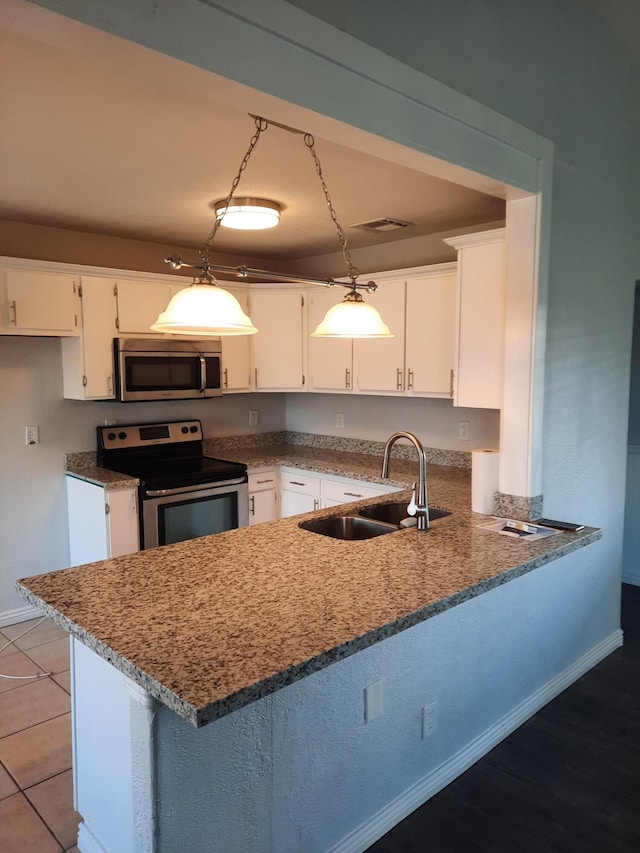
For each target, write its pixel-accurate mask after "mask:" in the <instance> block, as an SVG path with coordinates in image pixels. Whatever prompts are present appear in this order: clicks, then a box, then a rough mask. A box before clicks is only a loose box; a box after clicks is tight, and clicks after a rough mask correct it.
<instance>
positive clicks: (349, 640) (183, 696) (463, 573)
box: [18, 443, 601, 726]
mask: <svg viewBox="0 0 640 853" xmlns="http://www.w3.org/2000/svg"><path fill="white" fill-rule="evenodd" d="M212 444H214V445H215V443H212ZM219 446H220V445H219V443H218V447H219ZM208 449H209V452H212V450H213V449H214V447H211V448H208ZM216 450H217V448H216ZM83 456H85V457H88V456H89V455H83ZM225 456H226V457H227V458H235V459H238V460H241V461H245V462H247V463H248V464H249V465H250V466H258V465H267V464H275V463H279V464H285V465H297V466H298V467H302V468H306V469H309V470H314V471H321V472H325V473H331V474H336V475H342V476H347V477H351V478H356V479H366V480H372V481H380V477H379V471H380V458H379V457H376V456H371V455H366V454H358V453H352V452H345V451H334V450H331V449H326V448H318V447H308V446H292V445H291V444H278V445H276V444H273V445H263V446H253V447H251V446H246V447H237V448H236V449H235V450H234V449H233V448H232V447H231V446H226V447H225ZM83 463H86V464H83ZM68 467H69V469H70V470H71V471H72V472H73V473H74V475H75V476H80V477H86V478H87V479H91V480H92V481H93V482H100V481H101V479H100V478H104V479H102V483H103V484H104V485H105V487H106V488H119V487H124V486H130V485H131V484H132V481H131V479H130V478H129V479H128V480H127V479H126V478H119V476H118V475H114V474H111V473H109V472H104V470H103V469H97V468H95V467H92V466H91V459H90V458H84V459H71V460H70V461H68ZM416 472H417V467H416V465H415V463H413V462H411V461H410V460H408V459H406V458H405V459H402V458H400V459H395V460H394V462H393V464H392V475H393V477H394V478H397V479H393V480H391V481H387V482H391V483H394V484H396V485H398V486H399V487H400V488H402V487H405V491H404V492H403V493H402V498H403V499H406V500H408V498H409V492H408V491H406V486H407V485H408V484H409V483H411V481H413V480H414V479H415V477H416ZM428 479H429V503H430V504H431V505H434V506H441V507H444V508H447V509H449V510H451V515H450V516H448V517H446V518H442V519H439V520H437V521H435V522H433V524H432V528H431V530H430V531H428V532H426V533H424V532H420V531H417V530H416V529H406V530H398V531H396V532H393V533H391V534H389V535H385V536H381V537H377V538H375V539H370V540H365V541H340V540H334V539H331V538H328V537H326V536H320V535H317V534H315V533H312V532H309V531H307V530H303V529H301V528H300V527H299V523H300V521H301V520H304V519H308V518H311V517H315V516H327V517H328V516H334V515H341V514H344V512H345V508H344V507H337V508H334V509H332V510H328V509H324V510H318V511H316V512H315V513H311V514H308V515H305V516H297V517H295V518H291V519H284V520H281V521H277V522H270V523H266V524H262V525H257V526H255V527H251V528H243V529H241V530H234V531H230V532H227V533H221V534H218V535H216V536H214V537H204V538H202V539H197V540H191V541H189V542H183V543H179V544H175V545H169V546H165V547H163V548H158V549H153V550H150V551H143V552H139V553H136V554H131V555H129V556H126V557H119V558H116V559H113V560H107V561H105V562H103V563H96V564H89V565H87V566H80V567H76V568H71V569H66V570H63V571H58V572H55V573H51V574H46V575H39V576H36V577H31V578H26V579H24V580H22V581H21V582H19V585H18V586H19V589H20V590H21V592H22V594H23V595H24V597H25V598H26V599H27V600H28V601H30V602H31V603H33V604H35V605H36V606H38V607H40V608H41V609H42V611H43V612H44V613H47V614H49V615H50V616H51V617H52V618H53V619H54V621H56V622H57V623H58V624H59V625H61V626H62V627H64V628H66V629H67V630H68V631H69V633H70V634H71V635H72V636H74V637H76V638H77V639H79V640H80V641H81V642H82V643H84V644H85V645H86V646H88V647H89V648H90V649H92V650H94V651H95V652H96V653H97V654H98V655H99V656H100V657H102V658H104V659H105V660H107V661H108V662H109V663H110V664H112V665H113V667H115V668H116V669H117V670H120V671H121V672H123V673H124V674H125V675H127V676H128V677H129V678H130V679H131V680H132V681H133V682H135V683H136V684H138V685H139V686H140V687H142V688H143V689H144V690H145V691H147V692H148V693H149V694H150V695H151V696H153V697H155V698H156V699H158V700H159V701H160V702H161V703H163V704H165V705H166V706H167V707H168V708H170V709H172V710H173V711H175V712H176V713H177V714H179V715H180V716H182V717H184V718H185V719H186V720H188V721H190V722H191V723H192V724H193V725H195V726H203V725H205V724H206V723H208V722H210V721H213V720H216V719H219V718H221V717H223V716H225V715H227V714H229V713H230V712H232V711H234V710H236V709H239V708H241V707H243V706H245V705H248V704H249V703H252V702H254V701H255V700H257V699H260V698H261V697H264V696H267V695H269V694H271V693H273V692H274V691H277V690H279V689H280V688H283V687H285V686H286V685H289V684H292V683H294V682H296V681H298V680H299V679H301V678H304V677H305V676H307V675H309V674H311V673H314V672H317V671H320V670H322V669H323V668H325V667H327V666H329V665H330V664H332V663H334V662H335V661H338V660H341V659H344V658H347V657H348V656H350V655H353V654H354V653H356V652H359V651H361V650H362V649H365V648H367V647H370V646H372V645H373V644H375V643H378V642H379V641H381V640H384V639H385V638H388V637H391V636H393V635H395V634H397V633H398V632H401V631H403V630H405V629H407V628H410V627H411V626H414V625H417V624H418V623H420V622H423V621H424V620H427V619H429V618H430V617H433V616H435V615H436V614H439V613H442V612H444V611H446V610H448V609H451V608H453V607H455V606H456V605H458V604H460V603H462V602H464V601H466V600H468V599H472V598H474V597H476V596H478V595H480V594H481V593H484V592H487V591H488V590H491V589H493V588H495V587H498V586H500V585H502V584H504V583H506V582H508V581H511V580H512V579H514V578H517V577H518V576H521V575H524V574H526V573H528V572H530V571H532V570H533V569H536V568H538V567H541V566H543V565H545V564H546V563H549V562H550V561H553V560H556V559H558V558H559V557H562V556H564V555H566V554H568V553H569V552H571V551H575V550H577V549H579V548H581V547H583V546H585V545H588V544H590V543H592V542H594V541H596V540H597V539H598V538H600V536H601V533H600V531H599V530H596V529H594V528H585V529H584V530H583V531H581V532H580V533H577V534H567V533H558V534H556V535H553V536H551V537H548V538H546V539H542V540H538V541H535V542H526V541H522V540H512V539H509V538H507V537H505V536H501V535H499V534H496V533H494V532H490V531H488V530H485V529H481V528H479V527H478V524H479V523H481V522H483V521H486V520H487V517H486V516H480V515H476V514H473V513H471V512H470V510H469V506H470V476H469V470H468V469H463V468H455V467H451V466H442V465H434V464H430V465H429V467H428ZM133 482H134V484H135V481H133ZM387 500H389V496H385V497H381V498H380V497H379V498H375V499H369V500H367V501H361V502H359V503H354V504H349V506H348V512H349V514H353V513H357V511H358V509H359V508H360V507H362V506H364V505H366V504H372V503H381V502H385V501H387Z"/></svg>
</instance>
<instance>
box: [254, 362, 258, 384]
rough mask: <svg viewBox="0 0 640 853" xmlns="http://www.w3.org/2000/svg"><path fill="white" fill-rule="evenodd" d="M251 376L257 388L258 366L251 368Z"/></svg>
mask: <svg viewBox="0 0 640 853" xmlns="http://www.w3.org/2000/svg"><path fill="white" fill-rule="evenodd" d="M253 378H254V380H255V386H256V388H257V387H258V368H257V367H254V368H253Z"/></svg>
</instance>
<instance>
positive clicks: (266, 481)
mask: <svg viewBox="0 0 640 853" xmlns="http://www.w3.org/2000/svg"><path fill="white" fill-rule="evenodd" d="M256 483H258V484H259V485H261V484H262V483H273V480H256Z"/></svg>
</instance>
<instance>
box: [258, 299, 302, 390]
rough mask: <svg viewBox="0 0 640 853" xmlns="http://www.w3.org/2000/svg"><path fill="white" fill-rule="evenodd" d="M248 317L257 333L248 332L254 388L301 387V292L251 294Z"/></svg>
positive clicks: (287, 388)
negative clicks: (249, 315) (251, 353)
mask: <svg viewBox="0 0 640 853" xmlns="http://www.w3.org/2000/svg"><path fill="white" fill-rule="evenodd" d="M249 302H250V306H251V319H252V320H253V324H254V326H256V327H257V328H258V334H257V335H252V336H251V343H252V347H253V367H254V380H255V387H256V390H257V391H301V390H302V388H303V384H304V377H303V361H302V308H303V298H302V295H301V293H300V292H298V291H294V292H289V293H284V292H279V291H276V292H274V291H264V292H262V293H255V292H253V291H252V293H251V297H250V300H249Z"/></svg>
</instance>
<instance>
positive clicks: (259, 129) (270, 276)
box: [151, 116, 393, 338]
mask: <svg viewBox="0 0 640 853" xmlns="http://www.w3.org/2000/svg"><path fill="white" fill-rule="evenodd" d="M253 118H254V120H255V125H256V130H255V133H254V134H253V136H252V137H251V141H250V143H249V148H248V149H247V153H246V154H245V155H244V158H243V160H242V163H241V164H240V168H239V169H238V173H237V174H236V176H235V178H234V179H233V183H232V184H231V189H230V190H229V194H228V195H227V197H226V199H225V200H224V201H223V202H217V203H216V205H215V210H216V218H215V222H214V224H213V228H212V229H211V232H210V233H209V236H208V237H207V240H206V241H205V242H204V243H203V245H202V246H201V247H200V263H190V262H188V261H184V260H183V259H182V258H181V257H179V256H172V257H169V258H165V261H166V262H167V263H168V264H170V265H171V268H172V269H174V270H179V269H181V268H182V267H191V268H193V269H197V270H199V271H200V274H199V275H197V276H196V277H195V278H194V280H193V282H192V283H191V285H190V286H189V287H185V288H184V289H183V290H180V291H179V292H178V293H177V294H176V295H175V296H174V297H173V298H172V299H171V301H170V302H169V304H168V305H167V308H166V310H165V311H163V312H162V313H161V314H160V316H159V317H158V319H157V320H156V322H155V323H154V324H153V325H152V326H151V329H152V331H154V332H168V333H173V334H180V335H198V336H201V335H216V336H218V335H253V334H255V333H256V332H257V331H258V329H256V327H255V326H254V325H253V323H252V322H251V319H250V318H249V317H248V316H247V315H246V314H245V313H244V311H243V310H242V307H241V306H240V303H239V302H238V300H237V299H236V298H235V296H233V295H232V294H231V293H229V292H228V291H226V290H223V289H222V288H221V287H218V284H217V282H216V280H215V278H214V276H213V273H214V272H217V273H223V274H226V275H232V276H234V277H235V278H240V279H247V278H257V279H263V280H264V279H266V280H267V281H280V282H282V281H287V282H295V283H299V284H316V285H320V286H322V287H345V288H347V290H348V293H347V294H346V295H345V297H344V300H343V301H342V302H340V303H339V304H338V305H334V306H333V307H332V308H330V309H329V310H328V311H327V314H326V316H325V318H324V319H323V321H322V322H321V323H320V324H319V325H318V327H317V328H316V330H315V331H314V332H313V333H312V336H313V337H316V338H319V337H329V338H392V337H393V334H392V333H391V332H390V331H389V328H388V327H387V326H386V325H385V323H384V322H383V321H382V318H381V317H380V314H379V313H378V312H377V310H376V309H375V308H374V307H373V306H372V305H367V304H365V302H364V300H363V299H362V296H361V294H360V293H358V291H359V290H366V291H367V292H368V293H374V292H375V291H376V290H377V289H378V286H377V284H376V283H375V282H374V281H368V282H367V283H366V284H358V281H357V279H358V275H359V272H358V269H357V268H356V267H355V266H354V265H353V262H352V260H351V254H350V252H349V248H348V246H347V238H346V236H345V233H344V231H343V230H342V228H341V226H340V223H339V222H338V217H337V215H336V212H335V210H334V207H333V204H332V202H331V196H330V195H329V190H328V189H327V185H326V183H325V180H324V177H323V174H322V167H321V165H320V160H319V159H318V155H317V154H316V150H315V141H314V138H313V136H312V135H311V134H310V133H302V131H299V130H296V129H295V128H292V127H287V126H286V125H283V124H278V123H277V122H272V121H267V119H264V118H261V117H260V116H253ZM269 125H273V126H275V127H279V128H281V129H282V130H286V131H288V132H290V133H296V134H301V135H302V136H303V137H304V144H305V145H306V146H307V148H308V149H309V151H310V153H311V156H312V157H313V161H314V163H315V168H316V172H317V174H318V177H319V179H320V183H321V184H322V191H323V192H324V197H325V200H326V202H327V207H328V208H329V214H330V215H331V219H332V220H333V223H334V225H335V227H336V231H337V233H338V239H339V241H340V247H341V249H342V255H343V257H344V261H345V264H346V267H347V278H348V279H349V283H348V284H346V283H343V282H340V281H336V280H335V279H333V278H328V279H318V278H306V277H302V276H292V275H288V274H284V273H279V272H271V271H269V270H260V269H253V268H250V267H246V266H240V267H227V266H221V265H219V264H212V263H211V262H210V257H211V251H212V244H213V240H214V238H215V235H216V233H217V231H218V229H219V228H220V226H221V225H223V224H224V222H223V219H226V215H225V212H228V213H227V215H228V214H230V213H231V211H232V210H233V208H234V206H241V204H242V203H243V202H246V201H247V199H240V200H238V199H235V197H234V193H235V191H236V189H237V187H238V184H239V183H240V178H241V177H242V173H243V172H244V170H245V169H246V167H247V163H248V162H249V159H250V157H251V154H252V153H253V149H254V148H255V147H256V145H257V143H258V140H259V139H260V135H261V134H262V133H263V132H264V131H265V130H266V129H267V128H268V127H269ZM232 201H233V202H234V203H235V205H232V204H231V202H232ZM249 201H252V202H257V201H258V200H257V199H249ZM259 203H260V204H264V202H263V201H260V202H259ZM267 204H270V205H274V204H275V202H267ZM275 206H276V208H277V216H278V219H279V217H280V208H279V205H275ZM270 210H271V214H270V215H273V212H274V211H273V208H270ZM231 227H238V226H231ZM245 227H246V226H245ZM254 227H255V226H254Z"/></svg>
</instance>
